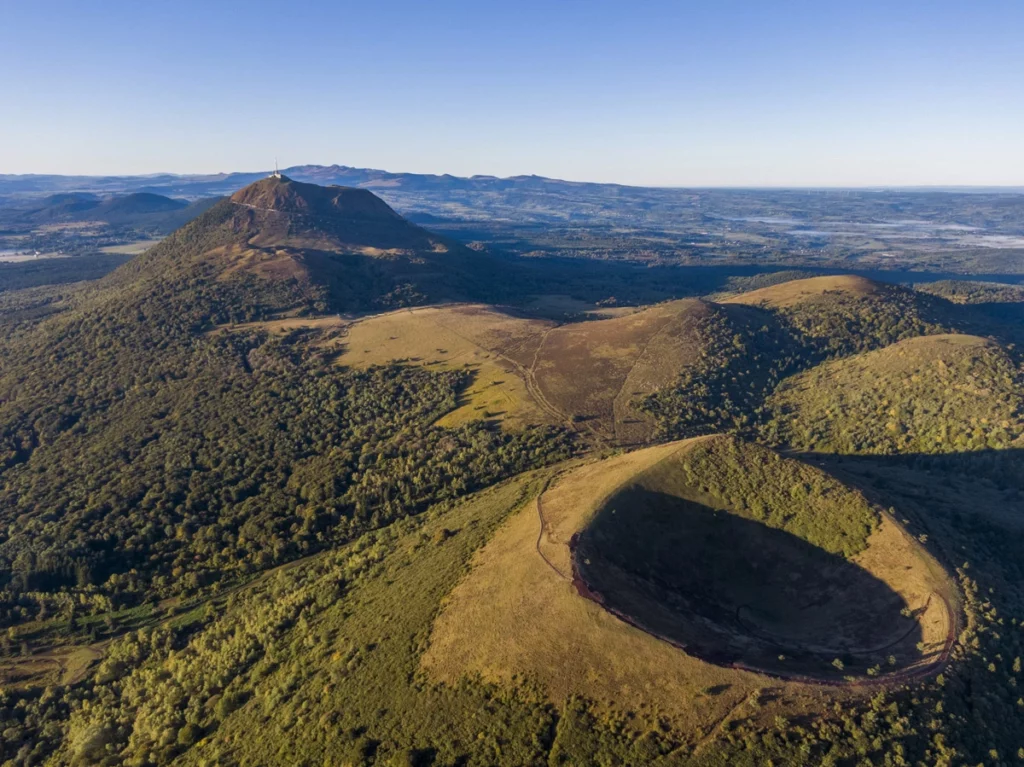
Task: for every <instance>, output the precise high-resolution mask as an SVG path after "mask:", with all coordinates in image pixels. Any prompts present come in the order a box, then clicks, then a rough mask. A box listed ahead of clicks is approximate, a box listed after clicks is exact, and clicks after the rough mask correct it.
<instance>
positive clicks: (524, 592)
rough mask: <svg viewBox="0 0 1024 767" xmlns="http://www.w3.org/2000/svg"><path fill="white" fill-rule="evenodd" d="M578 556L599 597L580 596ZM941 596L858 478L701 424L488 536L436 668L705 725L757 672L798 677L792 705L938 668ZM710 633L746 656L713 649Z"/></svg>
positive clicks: (565, 481)
mask: <svg viewBox="0 0 1024 767" xmlns="http://www.w3.org/2000/svg"><path fill="white" fill-rule="evenodd" d="M687 466H689V467H690V468H689V471H688V470H687V469H686V467H687ZM655 494H660V496H661V497H662V499H663V501H664V503H658V502H653V498H652V496H653V495H655ZM687 496H689V497H687ZM713 508H714V509H716V510H712V509H713ZM574 541H575V545H574ZM573 549H575V551H573ZM574 567H575V568H576V570H577V573H578V574H579V575H581V576H582V577H583V579H585V580H586V581H587V582H588V583H589V584H590V586H591V588H592V589H593V590H594V591H597V592H599V593H600V595H601V597H602V598H603V600H604V602H603V604H601V603H600V601H599V600H593V599H586V598H584V597H583V596H581V593H580V591H581V590H580V589H579V585H580V584H579V580H578V579H577V582H576V583H574V582H573V578H572V576H573V571H574ZM582 591H584V593H585V591H586V590H585V589H583V590H582ZM933 595H934V596H933ZM939 595H941V596H939ZM943 597H944V598H945V599H949V600H950V601H952V587H951V586H950V584H949V582H948V579H947V578H946V576H945V574H944V573H943V572H942V570H941V568H939V567H938V566H937V565H936V564H935V562H934V561H933V560H931V559H930V558H929V557H928V556H927V555H926V554H925V553H924V552H923V551H922V550H921V549H920V547H919V546H917V544H916V543H915V542H913V541H912V540H911V539H909V538H908V537H907V536H906V535H905V534H904V533H903V532H902V530H901V528H900V527H899V526H898V525H897V524H896V523H894V522H892V521H891V520H889V519H888V518H887V517H884V516H881V515H879V514H878V513H877V512H876V511H875V510H874V509H873V507H872V506H871V505H869V504H868V502H867V501H865V500H864V498H863V497H862V496H860V495H859V494H858V493H856V492H854V491H852V490H849V489H847V488H845V487H844V486H842V485H841V484H840V483H838V482H837V481H836V480H834V479H832V478H831V477H829V476H828V475H826V474H824V473H823V472H821V471H819V470H817V469H814V468H812V467H809V466H807V465H805V464H802V463H799V462H797V461H793V460H790V459H785V458H781V457H779V456H777V455H776V454H775V453H774V452H772V451H770V450H767V449H765V448H759V447H756V446H751V445H748V444H745V443H742V442H739V441H735V440H733V439H731V438H727V437H708V438H700V439H694V440H688V441H684V442H676V443H670V444H668V445H661V446H658V447H653V448H648V449H645V450H640V451H636V452H633V453H628V454H625V455H621V456H617V457H615V458H612V459H608V460H605V461H599V462H594V463H591V464H588V465H584V466H581V467H579V468H577V469H574V470H573V471H572V472H570V473H568V474H566V475H564V476H563V477H562V478H561V479H559V480H558V481H556V482H555V483H554V484H553V485H552V487H550V488H549V489H548V490H547V491H546V492H545V493H543V495H542V496H541V497H540V498H539V499H538V501H537V504H536V505H535V506H533V507H531V508H527V509H525V510H524V511H522V512H521V513H520V514H518V515H516V516H514V517H513V518H512V519H510V520H509V522H508V523H507V524H506V525H505V527H503V528H502V529H501V530H500V531H499V532H498V533H497V534H496V536H495V537H494V538H493V539H492V540H491V542H490V543H488V544H487V546H485V547H484V548H483V549H482V550H481V551H480V552H478V554H477V556H476V558H475V560H474V567H473V569H472V570H471V571H470V574H469V575H468V576H467V578H466V579H465V580H464V581H463V582H462V583H460V584H459V586H458V587H457V588H456V589H455V590H454V591H453V592H452V594H451V595H450V597H449V598H448V600H447V602H446V604H445V607H444V610H443V611H442V613H441V615H440V616H439V617H438V620H437V621H436V623H435V625H434V631H433V634H432V637H431V644H430V648H429V649H428V651H427V653H426V654H425V656H424V665H425V667H426V668H427V669H428V670H429V671H430V673H431V675H432V676H434V677H435V678H438V679H442V680H446V681H449V682H451V683H457V682H458V680H459V679H460V678H462V677H463V676H465V675H469V676H474V675H477V674H479V675H480V676H481V677H483V678H484V679H486V680H488V681H492V682H503V683H508V684H512V683H514V682H515V681H516V680H518V679H523V678H526V679H532V680H535V681H537V682H538V683H540V684H541V685H542V687H543V688H544V689H545V690H546V691H547V693H548V694H549V695H550V696H551V698H552V699H553V700H555V701H558V700H562V699H564V698H566V697H568V696H572V695H580V696H584V697H586V698H589V699H591V700H593V701H595V702H596V703H597V704H599V705H600V706H606V707H607V708H608V709H610V710H613V711H615V710H618V711H620V712H621V711H640V710H643V709H644V708H645V707H652V708H653V709H654V710H657V711H658V712H660V715H662V716H664V717H665V720H666V722H668V723H669V724H670V725H671V726H672V727H673V728H678V730H679V731H681V732H689V733H691V734H692V733H695V732H701V731H703V732H707V731H708V728H709V727H713V726H714V723H715V722H717V721H720V720H721V719H722V717H723V716H727V715H728V712H729V711H730V709H732V708H733V707H735V706H737V705H738V704H739V703H741V702H742V701H743V700H744V698H745V697H746V696H748V695H750V694H751V693H752V692H753V691H755V690H756V689H758V688H759V687H763V686H764V685H765V684H766V683H768V682H767V680H766V679H765V677H764V676H762V675H761V674H760V673H756V672H755V670H757V669H761V670H763V671H768V672H771V673H772V674H773V675H778V676H780V677H782V678H783V681H782V682H775V684H779V685H780V699H781V698H786V699H787V707H788V708H789V710H791V711H792V710H799V708H800V706H801V705H802V704H801V703H800V702H799V700H800V696H802V695H805V694H807V695H809V694H817V693H816V692H815V690H818V689H819V688H816V687H814V686H813V685H812V686H810V687H809V686H808V682H811V681H812V680H817V679H821V680H826V681H830V682H840V683H842V682H844V681H845V680H844V677H846V676H851V675H852V676H854V677H857V678H867V677H868V676H870V675H874V674H877V675H878V676H879V677H880V678H884V677H886V675H887V674H890V673H891V674H894V675H895V674H905V673H909V672H906V671H905V670H906V669H909V668H913V669H915V671H914V672H913V673H917V671H920V672H921V673H927V671H928V670H929V664H930V662H931V661H933V660H935V659H936V658H938V657H940V654H942V653H943V651H944V646H945V644H946V642H947V640H948V638H949V629H950V627H951V625H952V621H953V620H954V616H953V615H951V614H950V611H948V610H947V608H946V606H945V599H944V598H943ZM609 608H614V612H613V610H612V609H609ZM904 609H905V610H906V613H907V614H904V612H903V611H904ZM666 639H668V640H670V641H665V640H666ZM918 642H922V643H923V644H922V645H921V648H922V649H920V650H919V649H918ZM678 645H687V646H688V647H690V646H693V647H694V650H693V651H683V650H681V649H679V647H678ZM706 647H715V648H722V649H724V650H726V651H728V652H729V653H730V657H729V658H714V660H718V661H722V662H719V663H711V662H708V660H707V657H708V655H709V654H708V653H704V655H705V657H704V658H702V657H699V656H700V653H699V652H697V651H698V650H701V649H704V648H706ZM780 655H783V656H785V657H784V658H783V659H780V658H779V656H780ZM890 656H893V661H892V663H890V660H889V658H890ZM836 658H839V659H840V661H841V662H842V664H843V666H844V668H843V669H839V668H837V667H836V666H834V665H833V661H834V660H835V659H836ZM725 661H727V662H725ZM878 666H881V668H878V669H877V670H876V667H878ZM869 670H870V671H869ZM790 677H791V678H792V681H787V678H790ZM709 691H710V692H709Z"/></svg>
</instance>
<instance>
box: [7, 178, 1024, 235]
mask: <svg viewBox="0 0 1024 767" xmlns="http://www.w3.org/2000/svg"><path fill="white" fill-rule="evenodd" d="M282 172H283V173H284V174H285V175H287V176H288V177H289V178H292V179H294V180H296V181H301V182H305V183H313V184H318V185H321V186H328V185H339V186H353V187H360V188H364V189H370V190H372V191H373V192H374V193H375V194H377V195H379V196H380V197H382V198H383V199H384V200H385V201H386V202H387V203H388V204H389V205H391V206H392V207H394V208H396V209H397V210H398V211H399V212H400V213H402V214H403V215H405V216H408V217H411V218H413V220H415V221H418V222H421V223H425V222H429V221H431V220H437V219H441V220H461V221H490V222H504V221H507V222H515V223H517V224H527V225H528V224H563V225H570V226H573V225H576V224H584V225H593V224H607V225H612V226H631V227H652V228H656V229H661V230H671V229H676V230H692V229H693V227H695V226H697V227H701V226H703V225H705V224H707V223H709V222H711V223H716V224H722V223H724V224H729V223H730V222H736V221H742V220H750V219H751V217H753V218H759V217H768V218H770V219H772V220H774V219H780V218H786V219H788V218H794V219H797V220H799V219H804V220H807V221H814V220H820V216H818V215H817V213H818V211H819V210H820V209H821V208H822V207H823V206H824V207H827V208H829V209H836V208H838V209H841V210H842V213H841V216H842V218H844V219H847V220H856V221H880V220H890V219H892V218H893V217H894V216H896V217H902V218H907V217H908V214H911V213H912V214H913V216H911V217H918V215H919V214H920V215H927V216H928V218H929V220H933V221H935V222H938V223H943V222H949V221H960V220H961V219H963V218H964V215H963V214H964V211H965V210H967V211H970V212H972V214H973V215H971V216H968V217H967V218H968V220H965V221H960V222H961V223H970V224H972V225H977V226H987V225H1001V224H1005V223H1007V221H1006V219H1007V218H1010V219H1011V220H1013V221H1016V220H1017V219H1018V218H1019V213H1018V211H1019V209H1020V208H1021V205H1020V194H1021V193H1024V187H1015V188H1003V189H981V188H978V189H949V190H938V189H914V190H899V189H859V190H837V189H831V190H826V189H819V190H811V189H788V190H787V189H681V188H657V187H636V186H624V185H620V184H597V183H584V182H574V181H563V180H559V179H552V178H545V177H542V176H511V177H508V178H498V177H495V176H470V177H468V178H467V177H460V176H452V175H449V174H444V175H429V174H421V173H391V172H388V171H383V170H374V169H367V168H352V167H348V166H345V165H327V166H325V165H297V166H293V167H290V168H285V169H283V170H282ZM267 175H269V173H268V172H267V171H257V172H252V173H218V174H210V175H175V174H170V173H163V174H154V175H148V176H59V175H33V174H29V175H3V174H0V203H2V201H3V198H4V197H7V198H8V199H9V200H10V198H22V199H23V198H24V197H26V196H39V197H42V196H45V195H52V194H57V193H70V192H84V193H91V194H97V195H111V194H126V193H152V194H159V195H163V196H166V197H172V198H175V197H176V198H184V199H187V200H196V199H199V198H204V197H220V196H225V195H230V194H233V193H234V192H236V191H237V190H239V189H241V188H242V187H245V186H248V185H249V184H252V183H254V182H256V181H258V180H260V179H261V178H265V177H266V176H267ZM982 198H986V200H987V202H986V203H985V204H986V208H985V210H986V213H984V214H981V215H979V213H978V212H977V211H976V210H975V208H976V207H977V203H978V202H979V201H980V200H982ZM8 204H10V202H8ZM1007 207H1009V208H1011V209H1012V212H1011V213H1010V214H1009V215H1008V214H1007V212H1006V208H1007ZM990 213H991V215H990ZM834 214H835V210H833V215H834Z"/></svg>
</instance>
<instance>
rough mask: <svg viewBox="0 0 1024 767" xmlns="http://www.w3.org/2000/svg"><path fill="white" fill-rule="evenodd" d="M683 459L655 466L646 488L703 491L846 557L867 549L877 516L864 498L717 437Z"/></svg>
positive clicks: (800, 466)
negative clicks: (679, 461) (676, 462)
mask: <svg viewBox="0 0 1024 767" xmlns="http://www.w3.org/2000/svg"><path fill="white" fill-rule="evenodd" d="M680 460H681V462H682V463H681V465H680V466H676V465H674V464H666V465H664V466H660V467H656V468H655V469H654V470H652V472H650V475H649V476H646V477H645V478H644V482H645V485H648V486H650V487H656V488H660V489H665V488H674V490H675V491H676V492H679V493H681V494H683V495H684V496H689V495H691V494H692V493H693V491H694V490H697V491H699V494H698V495H697V496H695V497H694V498H695V499H700V498H701V497H702V496H703V497H705V498H707V499H709V500H711V501H712V502H713V503H714V505H715V506H716V507H720V508H727V509H730V510H731V511H732V512H733V513H736V514H739V515H741V516H744V517H747V518H749V519H753V520H756V521H758V522H760V523H762V524H764V525H767V526H768V527H774V528H777V529H779V530H784V531H786V532H787V533H790V534H792V535H795V536H796V537H798V538H800V539H802V540H805V541H808V542H809V543H812V544H813V545H815V546H816V547H818V548H820V549H823V550H825V551H827V552H829V553H830V554H837V555H840V556H843V557H846V558H850V557H853V556H855V555H857V554H859V553H860V552H862V551H864V549H865V548H867V543H868V536H870V535H871V533H872V532H873V531H874V530H875V528H876V527H877V526H878V513H877V512H876V511H875V510H874V509H873V508H872V507H871V505H870V504H869V503H868V502H867V500H866V499H865V498H864V496H863V495H861V494H860V493H857V492H853V491H851V490H849V489H848V488H846V487H844V486H843V485H842V484H841V483H839V482H837V481H836V480H835V479H833V478H832V477H830V476H829V475H828V474H825V473H824V472H821V471H819V470H817V469H815V468H812V467H811V466H808V465H806V464H804V463H801V462H800V461H794V460H790V459H787V458H783V457H782V456H780V455H779V454H778V453H776V452H774V451H772V450H768V449H767V448H763V447H760V446H758V445H753V444H748V443H744V442H743V441H741V440H739V439H737V438H726V437H716V438H713V439H708V440H703V441H701V442H699V443H698V444H696V445H694V446H693V448H692V449H691V450H689V451H687V452H686V454H685V455H684V456H683V458H681V459H680ZM680 469H681V471H679V470H680ZM676 472H678V474H677V473H676ZM677 483H681V484H680V485H679V486H678V487H674V486H675V485H676V484H677Z"/></svg>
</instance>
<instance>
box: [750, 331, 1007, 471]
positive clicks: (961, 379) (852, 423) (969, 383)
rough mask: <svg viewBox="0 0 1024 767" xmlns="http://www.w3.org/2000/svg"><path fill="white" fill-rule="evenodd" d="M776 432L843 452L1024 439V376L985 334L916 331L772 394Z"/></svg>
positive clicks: (772, 431)
mask: <svg viewBox="0 0 1024 767" xmlns="http://www.w3.org/2000/svg"><path fill="white" fill-rule="evenodd" d="M769 406H770V408H771V410H772V412H773V415H774V418H773V421H772V423H771V424H769V426H768V428H767V432H766V433H767V434H768V435H769V437H771V438H772V439H775V440H778V441H781V442H785V443H787V444H790V445H793V446H795V447H800V448H802V449H807V450H819V451H824V452H839V453H948V452H957V451H965V450H984V449H1002V448H1007V447H1011V446H1017V447H1019V446H1022V445H1024V374H1022V371H1021V370H1020V368H1019V367H1018V366H1017V364H1016V363H1015V361H1014V360H1013V359H1012V357H1011V356H1010V355H1009V354H1008V353H1007V351H1006V350H1005V349H1004V348H1002V347H1001V346H999V345H998V344H996V343H994V342H992V341H989V340H987V339H984V338H978V337H976V336H967V335H936V336H926V337H922V338H913V339H908V340H906V341H901V342H899V343H896V344H893V345H891V346H888V347H886V348H884V349H879V350H876V351H873V352H867V353H865V354H860V355H857V356H854V357H850V358H847V359H843V360H836V361H833V362H829V363H826V364H824V365H821V366H819V367H816V368H814V369H812V370H809V371H807V372H805V373H802V374H800V375H798V376H795V377H793V378H792V379H790V380H787V381H786V382H784V384H783V385H782V386H781V387H780V389H779V391H778V392H776V394H775V395H773V396H772V397H771V399H770V400H769Z"/></svg>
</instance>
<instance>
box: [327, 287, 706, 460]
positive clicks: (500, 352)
mask: <svg viewBox="0 0 1024 767" xmlns="http://www.w3.org/2000/svg"><path fill="white" fill-rule="evenodd" d="M561 305H564V304H561ZM611 311H618V310H611ZM707 312H708V305H707V304H706V303H704V302H702V301H699V300H697V299H684V300H681V301H672V302H669V303H666V304H659V305H656V306H653V307H649V308H647V309H644V310H641V311H634V310H632V309H631V310H629V312H628V313H623V314H622V316H618V317H612V318H608V319H602V320H593V321H588V322H580V323H571V324H566V325H556V324H555V323H554V322H552V321H550V320H543V319H537V318H533V317H523V316H517V315H511V314H506V313H503V312H502V311H500V310H498V309H495V308H491V307H487V306H482V305H474V304H456V305H450V306H433V307H423V308H414V309H403V310H400V311H396V312H389V313H387V314H380V315H375V316H373V317H368V318H365V319H362V320H358V321H356V322H353V323H351V324H349V325H348V326H347V331H346V335H345V337H344V338H343V340H342V342H343V344H344V352H343V353H342V355H341V357H340V358H339V363H340V364H343V365H352V366H354V367H367V366H370V365H382V364H388V363H391V362H395V361H400V362H404V363H410V364H419V365H435V366H439V367H445V368H455V367H467V366H468V367H469V368H470V369H472V370H473V371H474V373H475V376H476V377H475V379H474V382H473V385H472V386H471V387H470V388H469V390H468V391H467V392H466V393H465V397H464V402H462V403H460V406H459V408H458V409H457V410H456V411H454V412H453V413H451V414H449V415H447V416H445V418H444V419H443V420H442V421H441V423H442V424H443V425H454V424H458V423H463V422H465V421H467V420H472V419H478V418H485V419H491V420H496V421H499V422H501V423H503V424H504V425H505V426H506V427H508V428H517V427H518V426H521V425H524V424H527V423H563V424H565V423H570V422H572V421H574V420H575V421H576V422H577V423H576V428H577V429H578V430H581V431H583V432H584V433H593V434H596V435H598V436H599V437H600V438H602V439H603V440H609V441H615V442H616V443H618V444H636V443H640V442H643V441H645V440H647V439H648V438H649V436H650V434H651V431H652V429H653V425H652V424H651V422H650V421H649V420H648V418H647V417H646V416H645V415H644V414H642V413H640V412H639V411H637V410H636V409H635V408H634V406H633V405H634V402H635V401H636V399H637V398H638V397H640V396H643V395H644V394H648V393H650V392H653V391H655V390H657V389H658V388H660V387H663V386H668V385H670V384H671V383H672V382H673V381H674V380H675V379H676V377H677V376H678V375H679V372H680V370H681V369H682V367H683V366H685V365H687V364H690V362H691V361H693V360H695V359H696V358H697V355H698V354H699V346H698V342H697V338H696V334H695V332H694V331H695V323H696V322H697V321H698V320H699V319H701V318H702V317H704V316H705V315H706V313H707Z"/></svg>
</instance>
